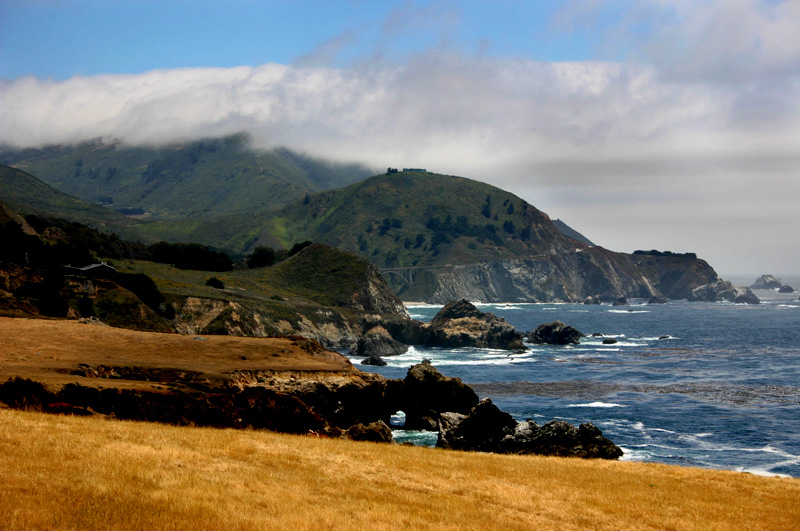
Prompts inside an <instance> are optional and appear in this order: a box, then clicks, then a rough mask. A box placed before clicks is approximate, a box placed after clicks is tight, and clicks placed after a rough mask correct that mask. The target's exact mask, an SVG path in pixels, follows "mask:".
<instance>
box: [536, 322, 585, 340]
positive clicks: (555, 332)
mask: <svg viewBox="0 0 800 531" xmlns="http://www.w3.org/2000/svg"><path fill="white" fill-rule="evenodd" d="M582 337H584V334H583V333H582V332H581V331H580V330H578V329H576V328H573V327H571V326H569V325H566V324H564V323H563V322H561V321H553V322H552V323H546V324H541V325H539V326H537V327H536V330H534V331H533V332H531V333H530V334H528V340H529V341H530V342H532V343H536V344H538V345H543V344H546V345H570V344H573V345H577V344H578V343H580V338H582Z"/></svg>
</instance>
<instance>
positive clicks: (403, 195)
mask: <svg viewBox="0 0 800 531" xmlns="http://www.w3.org/2000/svg"><path fill="white" fill-rule="evenodd" d="M249 227H250V228H248V227H242V229H243V230H242V235H241V236H240V237H239V238H233V239H231V240H230V241H231V243H234V244H235V245H238V246H245V247H244V248H239V250H242V251H246V250H250V249H249V248H252V247H253V246H255V245H256V244H268V245H269V244H273V243H276V242H277V243H278V244H280V245H282V246H289V245H291V244H292V243H294V242H297V241H301V240H312V241H317V242H321V243H326V244H328V245H331V246H335V247H339V248H342V249H346V250H349V251H353V252H355V253H358V254H360V255H361V256H363V257H365V258H368V259H370V260H371V261H372V262H373V263H375V264H376V265H378V266H379V267H404V266H426V265H441V264H463V263H474V262H479V261H486V260H496V259H500V258H512V257H518V256H530V255H532V254H540V253H543V252H546V249H548V247H549V246H550V245H552V244H553V243H554V242H555V241H556V240H558V241H559V242H561V241H562V240H561V238H562V237H561V235H560V234H559V233H558V230H557V229H556V227H555V226H554V225H553V223H552V222H551V221H550V218H548V217H547V215H545V214H544V213H542V212H540V211H539V210H537V209H536V208H534V207H533V206H531V205H529V204H528V203H526V202H525V201H523V200H522V199H520V198H519V197H516V196H515V195H513V194H511V193H508V192H505V191H503V190H500V189H499V188H495V187H493V186H491V185H488V184H485V183H481V182H477V181H473V180H470V179H465V178H462V177H452V176H445V175H437V174H433V173H427V172H402V173H396V174H391V175H379V176H376V177H373V178H371V179H368V180H366V181H363V182H360V183H356V184H354V185H351V186H348V187H346V188H343V189H341V190H334V191H329V192H323V193H320V194H317V195H313V196H308V197H306V198H304V199H303V200H300V201H296V202H294V203H292V204H290V205H288V206H286V207H285V208H283V209H282V210H280V211H278V212H276V213H274V214H268V215H264V216H261V217H259V218H258V219H257V220H256V219H254V220H252V223H251V224H250V225H249ZM248 247H249V248H248Z"/></svg>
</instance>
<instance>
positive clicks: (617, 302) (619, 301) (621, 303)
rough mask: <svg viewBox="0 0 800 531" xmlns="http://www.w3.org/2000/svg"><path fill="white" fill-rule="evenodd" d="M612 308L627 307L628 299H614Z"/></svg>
mask: <svg viewBox="0 0 800 531" xmlns="http://www.w3.org/2000/svg"><path fill="white" fill-rule="evenodd" d="M611 305H612V306H627V305H628V298H627V297H617V298H616V299H614V302H613V303H612V304H611Z"/></svg>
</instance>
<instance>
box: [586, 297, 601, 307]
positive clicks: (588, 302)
mask: <svg viewBox="0 0 800 531" xmlns="http://www.w3.org/2000/svg"><path fill="white" fill-rule="evenodd" d="M583 303H584V304H586V305H592V304H600V296H599V295H594V296H592V295H589V296H588V297H586V298H585V299H583Z"/></svg>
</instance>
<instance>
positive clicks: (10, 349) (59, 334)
mask: <svg viewBox="0 0 800 531" xmlns="http://www.w3.org/2000/svg"><path fill="white" fill-rule="evenodd" d="M196 337H198V336H185V335H178V334H157V333H152V332H135V331H132V330H124V329H121V328H112V327H109V326H102V325H96V324H84V323H80V322H78V321H66V320H48V319H19V318H9V317H0V383H2V382H4V381H6V380H7V379H8V378H10V377H13V376H20V377H24V378H31V379H33V380H36V381H38V382H41V383H43V384H45V385H48V386H51V387H61V386H62V385H64V384H66V383H70V382H77V383H80V384H82V385H85V386H97V385H104V386H106V387H111V386H112V385H113V386H114V387H121V388H124V387H153V386H154V385H153V384H149V383H143V382H124V381H120V380H113V381H110V380H106V379H97V378H85V377H82V376H74V375H71V374H69V372H70V371H71V370H74V369H76V368H77V366H78V364H79V363H86V364H89V365H92V366H98V365H107V366H120V367H125V366H136V367H145V368H170V369H173V368H174V369H184V370H191V371H197V372H200V373H202V374H204V375H206V376H207V377H209V378H212V379H216V378H223V377H228V376H230V374H231V373H232V372H233V371H234V370H252V371H287V370H296V371H342V370H344V371H354V370H355V369H354V368H353V367H352V365H350V362H349V361H347V359H346V358H344V357H343V356H340V355H338V354H336V353H331V352H323V353H320V354H311V353H309V352H307V351H306V350H303V349H302V348H301V347H299V346H298V345H296V344H294V343H295V342H293V341H292V340H290V339H286V338H267V339H265V338H250V337H232V336H202V337H203V340H202V341H200V340H196V339H195V338H196ZM242 357H244V358H245V359H242Z"/></svg>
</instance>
